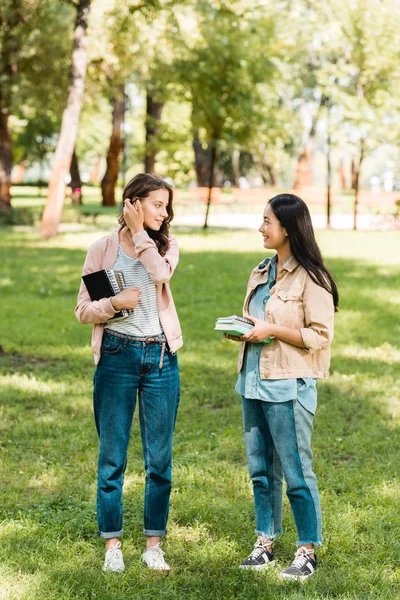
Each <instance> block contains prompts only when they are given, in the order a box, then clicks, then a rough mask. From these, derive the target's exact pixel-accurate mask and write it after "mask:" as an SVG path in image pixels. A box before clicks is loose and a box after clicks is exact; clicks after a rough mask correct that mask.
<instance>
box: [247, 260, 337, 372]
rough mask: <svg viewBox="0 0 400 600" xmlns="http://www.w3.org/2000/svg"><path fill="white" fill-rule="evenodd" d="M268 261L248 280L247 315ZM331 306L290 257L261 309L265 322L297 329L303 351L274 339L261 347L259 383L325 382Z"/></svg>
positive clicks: (328, 296)
mask: <svg viewBox="0 0 400 600" xmlns="http://www.w3.org/2000/svg"><path fill="white" fill-rule="evenodd" d="M269 265H270V263H269V261H268V264H267V261H264V262H263V263H261V264H260V265H258V267H256V268H255V269H254V270H253V271H252V273H251V275H250V279H249V283H248V286H247V293H246V297H245V300H244V305H243V314H245V315H246V314H247V312H248V307H249V302H250V298H251V295H252V293H253V292H254V290H255V289H256V287H257V286H258V285H260V284H263V283H265V282H266V281H267V279H268V271H269ZM334 312H335V309H334V305H333V298H332V294H330V293H329V292H327V291H326V290H325V289H324V288H322V287H321V286H319V285H317V284H316V283H314V282H313V280H312V279H311V277H310V276H309V275H308V273H307V272H306V270H305V269H304V268H303V267H302V266H301V265H300V264H299V263H298V262H297V260H296V259H295V258H294V257H293V256H292V257H291V258H290V259H289V260H288V261H287V262H286V263H285V264H284V266H283V269H282V271H281V272H280V273H279V275H278V279H277V282H276V284H275V285H274V286H273V287H272V289H271V295H270V298H269V300H268V302H267V304H266V306H265V320H266V321H269V322H270V323H274V324H277V325H283V326H285V327H292V328H294V329H300V333H301V335H302V338H303V342H304V346H305V348H298V347H296V346H293V345H291V344H288V343H286V342H282V341H281V340H278V339H273V340H272V342H271V343H270V344H265V345H264V346H263V349H262V352H261V357H260V377H261V378H262V379H290V378H292V377H295V378H297V377H314V378H321V379H323V378H327V377H328V376H329V363H330V344H331V342H332V339H333V321H334ZM244 350H245V343H243V344H242V347H241V349H240V353H239V361H238V371H239V372H240V370H241V368H242V365H243V356H244Z"/></svg>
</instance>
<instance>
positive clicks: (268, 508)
mask: <svg viewBox="0 0 400 600" xmlns="http://www.w3.org/2000/svg"><path fill="white" fill-rule="evenodd" d="M242 406H243V423H244V432H245V433H244V436H245V443H246V454H247V462H248V468H249V474H250V477H251V480H252V483H253V493H254V507H255V514H256V533H257V534H260V535H262V536H264V537H266V538H269V539H271V540H274V539H275V538H276V537H277V536H279V535H280V534H281V533H282V532H283V529H282V484H283V477H284V478H285V480H286V483H287V491H286V494H287V496H288V498H289V501H290V504H291V507H292V511H293V515H294V519H295V522H296V527H297V532H298V540H297V544H298V545H299V546H301V545H303V544H314V545H316V546H320V545H321V543H322V519H321V508H320V501H319V494H318V488H317V481H316V477H315V474H314V472H313V470H312V460H313V454H312V450H311V434H312V423H313V415H312V414H311V413H310V412H308V411H307V410H306V409H305V408H303V406H302V405H301V404H300V403H299V401H298V400H292V401H289V402H264V401H261V400H249V399H247V398H242Z"/></svg>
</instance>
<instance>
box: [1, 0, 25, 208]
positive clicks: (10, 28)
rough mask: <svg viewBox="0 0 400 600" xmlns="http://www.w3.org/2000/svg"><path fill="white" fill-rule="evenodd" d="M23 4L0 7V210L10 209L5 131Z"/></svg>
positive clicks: (9, 162) (9, 143)
mask: <svg viewBox="0 0 400 600" xmlns="http://www.w3.org/2000/svg"><path fill="white" fill-rule="evenodd" d="M23 5H24V3H23V1H22V0H13V2H12V3H11V7H7V8H5V7H4V9H3V8H2V7H0V28H1V43H0V206H2V207H3V208H6V209H8V210H10V209H11V170H12V140H11V135H10V131H9V128H8V121H9V118H10V116H11V106H12V98H13V85H14V82H15V79H16V77H17V75H18V59H19V53H20V50H21V45H22V42H21V37H20V36H19V35H18V34H17V28H18V26H19V25H20V24H21V22H22V21H25V22H26V18H25V17H24V16H23Z"/></svg>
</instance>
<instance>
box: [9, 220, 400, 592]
mask: <svg viewBox="0 0 400 600" xmlns="http://www.w3.org/2000/svg"><path fill="white" fill-rule="evenodd" d="M102 234H103V231H101V230H99V229H96V228H94V227H93V226H90V227H89V225H88V226H87V228H86V230H83V231H80V232H79V233H74V232H71V233H66V234H63V235H60V236H59V237H58V238H57V239H56V240H52V241H50V242H42V241H40V240H39V239H38V237H37V234H36V232H35V231H33V230H26V231H24V232H21V231H17V230H14V231H11V230H10V229H1V230H0V243H1V256H2V269H1V273H0V289H1V304H0V307H1V308H0V323H1V328H0V343H1V345H2V347H3V350H4V354H2V355H0V397H1V407H0V432H1V433H0V451H1V454H0V482H1V484H0V485H1V500H0V598H1V599H7V600H17V599H18V600H67V599H71V600H72V599H74V600H75V599H78V598H79V599H80V598H82V599H92V598H98V599H102V600H131V599H138V600H139V599H140V600H142V599H146V598H151V599H153V598H162V599H175V598H182V599H185V600H186V599H190V600H198V599H203V598H204V599H207V600H220V599H221V600H222V599H224V600H225V599H226V600H234V599H235V600H247V599H253V598H255V599H258V598H259V599H261V598H265V599H269V598H271V599H272V598H274V599H280V600H297V599H306V598H307V599H320V600H322V599H325V598H341V599H346V600H347V599H357V600H358V599H365V600H367V599H370V598H376V599H379V600H381V599H384V600H385V599H386V598H387V599H389V598H399V597H400V592H399V590H400V559H399V557H400V516H399V501H400V485H399V464H400V427H399V425H400V393H399V375H400V368H399V367H400V320H399V309H400V286H399V283H400V264H399V263H400V261H399V256H400V236H399V234H398V233H396V232H390V233H369V232H359V233H353V232H345V233H339V232H321V233H319V239H320V243H321V246H322V249H323V251H324V254H325V256H326V258H327V263H328V265H329V266H330V267H331V268H332V270H333V271H334V272H335V274H336V276H337V279H338V282H339V286H340V291H341V309H340V312H339V313H338V314H337V318H336V336H335V341H334V345H333V361H332V370H331V371H332V375H331V378H330V379H329V380H328V381H324V382H320V383H319V409H318V411H317V416H316V420H315V433H314V454H315V470H316V472H317V475H318V480H319V486H320V491H321V501H322V508H323V516H324V535H325V545H324V547H323V548H322V549H321V550H320V551H319V558H320V563H321V567H320V569H319V571H318V573H317V575H316V576H315V578H314V579H313V580H311V581H309V582H308V583H307V584H306V585H303V586H302V585H300V584H290V583H284V582H282V581H281V580H280V579H279V578H278V577H277V575H276V572H275V571H271V572H268V573H263V574H254V573H247V572H241V571H239V570H238V568H237V565H238V563H239V562H240V561H241V560H242V559H243V558H244V557H245V556H246V555H247V553H248V552H249V550H250V549H251V546H252V544H253V542H254V534H253V531H254V515H253V506H252V494H251V486H250V484H249V479H248V475H247V470H246V461H245V452H244V443H243V436H242V425H241V411H240V399H239V397H238V396H237V395H236V394H235V392H234V384H235V378H236V373H235V364H236V356H237V346H236V345H235V344H234V343H233V342H229V341H227V340H223V339H222V337H220V336H218V335H216V334H214V332H213V331H212V328H213V323H214V319H215V317H217V316H220V315H221V314H231V313H233V312H237V311H240V309H241V304H242V299H243V295H244V291H245V287H246V282H247V277H248V274H249V271H250V269H251V268H252V267H253V266H254V265H255V264H257V263H258V262H259V260H260V259H262V258H263V256H264V254H263V249H262V245H261V243H260V239H259V235H258V234H257V233H255V232H254V233H253V232H249V233H247V232H237V231H220V232H217V231H210V232H208V233H207V234H202V233H199V232H196V231H190V230H187V231H183V230H181V231H179V230H177V231H176V234H177V235H178V237H179V241H180V245H181V249H182V254H181V261H180V264H179V267H178V270H177V272H176V275H175V276H174V279H173V285H172V286H173V292H174V297H175V301H176V304H177V307H178V311H179V314H180V317H181V321H182V326H183V333H184V339H185V345H184V347H183V348H182V350H181V351H180V352H179V360H180V366H181V375H182V400H181V407H180V411H179V415H178V422H177V427H176V436H175V442H174V489H173V494H172V499H171V512H170V521H169V534H168V536H167V539H166V541H165V549H166V552H167V557H168V560H169V561H170V563H171V565H172V573H171V575H170V576H169V577H168V578H165V577H162V576H157V575H155V574H152V573H149V572H148V571H146V570H145V569H144V568H143V567H142V566H141V564H140V555H141V552H142V550H143V536H142V534H141V530H142V494H143V466H142V456H141V444H140V436H139V427H138V422H137V417H136V416H135V423H134V427H133V431H132V439H131V445H130V450H129V462H128V469H127V477H126V481H125V535H124V556H125V563H126V567H127V569H126V571H125V573H124V574H120V575H108V576H105V575H104V574H103V573H102V572H101V565H102V560H103V544H102V542H101V541H100V540H98V539H97V537H96V529H97V528H96V521H95V484H96V482H95V472H96V453H97V438H96V433H95V428H94V423H93V416H92V408H91V379H92V376H93V372H94V367H93V363H92V357H91V352H90V348H89V339H90V327H89V326H86V327H84V326H82V325H80V324H79V323H78V322H77V321H76V320H75V317H74V315H73V308H74V304H75V300H76V292H77V289H78V286H79V280H80V269H81V266H82V263H83V260H84V256H85V249H86V247H87V245H88V244H89V243H90V242H91V241H92V240H93V239H95V238H96V237H99V236H100V235H102ZM284 527H285V535H284V536H283V537H282V538H281V539H280V540H279V541H278V542H277V543H276V555H277V559H278V564H279V567H284V566H287V564H288V563H289V562H290V561H291V559H292V556H293V553H294V551H295V546H294V543H295V540H296V532H295V527H294V523H293V518H292V515H291V511H290V508H289V505H288V502H287V501H286V499H285V512H284Z"/></svg>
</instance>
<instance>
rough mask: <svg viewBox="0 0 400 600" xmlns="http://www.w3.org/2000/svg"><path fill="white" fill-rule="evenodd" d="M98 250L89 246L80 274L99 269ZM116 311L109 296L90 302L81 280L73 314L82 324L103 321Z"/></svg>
mask: <svg viewBox="0 0 400 600" xmlns="http://www.w3.org/2000/svg"><path fill="white" fill-rule="evenodd" d="M98 256H99V254H98V252H95V251H93V248H92V247H90V248H89V250H88V253H87V255H86V260H85V263H84V265H83V269H82V275H86V274H88V273H95V272H96V271H100V270H101V268H102V267H101V263H100V261H99V258H98ZM116 312H117V311H116V310H115V309H114V307H113V305H112V303H111V298H102V299H101V300H95V301H93V302H92V300H91V298H90V296H89V292H88V291H87V288H86V285H85V283H84V282H83V280H82V281H81V287H80V288H79V293H78V301H77V305H76V307H75V316H76V318H77V319H78V321H79V322H80V323H82V324H87V323H92V324H94V323H105V322H106V321H108V320H109V319H111V318H112V317H113V316H114V315H115V313H116Z"/></svg>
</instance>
